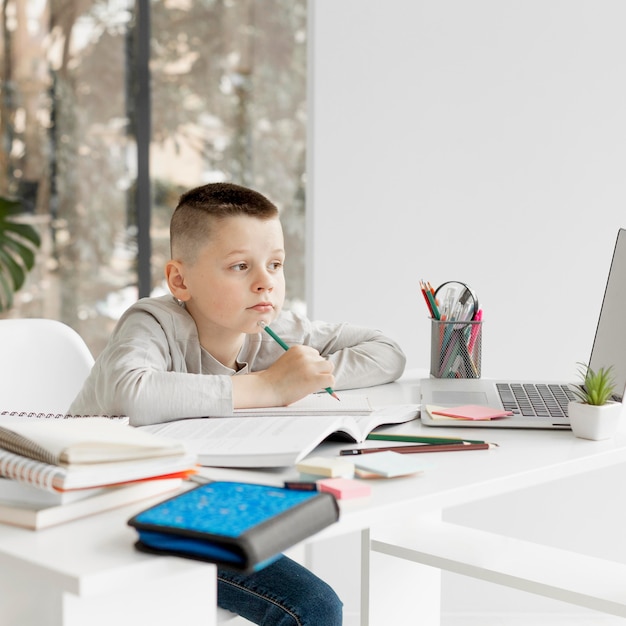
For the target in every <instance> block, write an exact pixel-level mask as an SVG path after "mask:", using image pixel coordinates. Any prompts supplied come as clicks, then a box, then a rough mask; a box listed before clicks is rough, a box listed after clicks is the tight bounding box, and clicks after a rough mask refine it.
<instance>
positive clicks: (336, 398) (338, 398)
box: [330, 392, 341, 402]
mask: <svg viewBox="0 0 626 626" xmlns="http://www.w3.org/2000/svg"><path fill="white" fill-rule="evenodd" d="M330 395H331V396H332V397H333V398H335V400H339V402H341V398H340V397H339V396H338V395H337V394H336V393H334V392H333V393H331V394H330Z"/></svg>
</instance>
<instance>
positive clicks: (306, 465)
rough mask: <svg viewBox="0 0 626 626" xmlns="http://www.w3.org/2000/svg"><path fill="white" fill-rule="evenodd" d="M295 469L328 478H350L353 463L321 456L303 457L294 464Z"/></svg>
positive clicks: (352, 471)
mask: <svg viewBox="0 0 626 626" xmlns="http://www.w3.org/2000/svg"><path fill="white" fill-rule="evenodd" d="M296 469H297V470H298V471H299V472H301V473H303V474H308V475H309V476H328V477H329V478H336V477H341V478H352V477H353V476H354V463H352V461H345V460H344V459H333V458H327V457H322V456H312V457H310V458H308V459H304V460H303V461H300V463H298V464H297V465H296ZM307 478H308V476H307Z"/></svg>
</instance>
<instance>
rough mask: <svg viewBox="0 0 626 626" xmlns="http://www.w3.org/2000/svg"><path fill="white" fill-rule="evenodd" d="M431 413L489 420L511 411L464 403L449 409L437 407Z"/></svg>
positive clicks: (504, 415)
mask: <svg viewBox="0 0 626 626" xmlns="http://www.w3.org/2000/svg"><path fill="white" fill-rule="evenodd" d="M433 414H434V415H445V416H446V417H456V418H458V419H463V420H491V419H497V418H499V417H507V416H508V415H513V412H512V411H502V410H500V409H492V408H490V407H488V406H479V405H477V404H464V405H463V406H455V407H452V408H449V409H442V408H437V409H435V410H433Z"/></svg>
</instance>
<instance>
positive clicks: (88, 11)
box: [0, 0, 306, 355]
mask: <svg viewBox="0 0 626 626" xmlns="http://www.w3.org/2000/svg"><path fill="white" fill-rule="evenodd" d="M2 26H3V28H2V33H1V37H2V52H1V54H2V55H3V59H2V61H3V62H2V72H3V74H2V75H1V76H0V85H1V87H2V92H3V98H2V102H1V105H0V106H1V107H2V108H1V109H0V136H1V138H2V142H1V144H0V159H1V168H0V194H2V195H12V196H15V197H17V198H19V199H20V200H21V201H22V204H23V207H24V209H25V211H27V212H28V216H27V218H26V219H27V220H28V221H30V222H31V223H33V224H35V225H36V227H37V228H38V230H39V231H40V233H41V236H42V247H41V249H40V251H39V254H38V258H37V262H36V264H35V268H34V270H33V271H32V272H31V274H30V276H29V278H28V281H27V284H26V286H25V287H24V288H23V289H22V290H21V291H20V292H18V294H16V297H15V305H14V307H13V308H12V309H11V310H10V311H9V312H7V313H5V314H4V316H12V317H50V318H55V319H60V320H62V321H64V322H66V323H67V324H69V325H70V326H72V327H74V328H75V329H76V330H77V331H78V332H79V333H80V334H81V335H82V336H83V337H84V338H85V340H86V341H87V343H88V344H89V346H90V348H91V350H92V352H93V353H94V354H95V355H97V354H98V352H99V351H100V350H101V349H102V347H103V346H104V345H105V343H106V341H107V339H108V337H109V335H110V332H111V330H112V328H113V326H114V325H115V322H116V321H117V319H118V318H119V316H120V314H121V313H122V312H123V310H125V309H126V308H127V306H129V305H130V304H131V303H132V302H133V301H134V300H136V299H137V297H138V296H139V295H148V293H154V294H158V293H164V292H165V287H164V283H163V280H162V279H163V265H164V262H165V261H166V260H167V258H169V219H170V215H171V212H172V210H173V209H174V207H175V205H176V202H177V199H178V196H179V195H180V193H181V192H182V191H184V190H185V189H187V188H190V187H192V186H196V185H199V184H203V183H206V182H213V181H222V180H229V181H232V182H236V183H239V184H243V185H248V186H251V187H253V188H255V189H258V190H259V191H261V192H262V193H265V194H266V195H268V196H269V197H270V198H271V199H272V200H273V201H274V202H275V203H276V204H277V205H278V206H279V208H280V210H281V220H282V222H283V227H284V230H285V238H286V247H287V253H288V262H287V265H286V273H287V283H288V292H289V295H290V297H291V302H290V303H289V305H294V304H295V303H299V302H303V300H304V210H305V206H304V201H305V190H304V175H305V171H304V168H305V140H306V92H305V84H306V0H296V1H292V0H193V1H192V0H160V1H153V2H149V1H148V0H143V1H142V0H139V1H138V2H136V3H132V2H129V1H127V0H109V1H105V0H92V1H91V2H87V3H85V2H78V0H50V1H49V2H47V3H46V2H45V1H44V0H22V1H20V0H17V1H16V0H13V1H11V0H8V1H7V2H5V3H3V10H2ZM148 37H149V39H148ZM142 45H144V48H143V49H144V50H147V54H146V59H142V57H141V54H142V53H141V50H142ZM147 57H149V59H148V58H147ZM148 61H149V66H148V63H147V62H148ZM142 62H145V64H146V66H148V67H149V80H147V81H145V84H146V85H148V86H149V91H150V94H149V96H150V97H149V98H147V97H145V94H143V96H142V94H141V92H140V90H139V89H138V88H139V87H140V86H141V84H142V76H144V75H142V73H141V71H142V65H141V64H142ZM147 120H148V121H149V122H150V123H149V128H150V130H151V132H150V135H149V136H145V137H144V136H142V132H141V131H142V128H143V127H145V125H146V121H147ZM142 125H143V126H142ZM142 176H144V178H145V180H146V181H147V194H146V193H144V194H143V195H142V193H141V189H142V187H141V185H142V181H143V180H144V179H143V178H142ZM138 198H139V204H138ZM142 202H144V203H146V204H145V206H143V207H142V206H141V203H142ZM142 210H144V211H147V218H146V219H138V215H139V216H140V218H141V216H142V213H141V211H142ZM144 217H145V216H144ZM142 242H148V243H147V245H145V243H142ZM146 255H148V257H146ZM142 266H144V267H147V268H148V274H149V279H148V281H147V283H148V284H146V285H144V286H143V291H144V292H146V293H141V294H140V293H139V291H138V271H141V267H142Z"/></svg>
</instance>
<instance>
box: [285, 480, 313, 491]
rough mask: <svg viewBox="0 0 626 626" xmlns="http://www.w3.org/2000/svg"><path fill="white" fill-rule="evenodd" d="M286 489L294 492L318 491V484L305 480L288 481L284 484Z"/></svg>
mask: <svg viewBox="0 0 626 626" xmlns="http://www.w3.org/2000/svg"><path fill="white" fill-rule="evenodd" d="M283 487H285V489H291V490H292V491H317V482H315V481H309V480H307V481H304V480H286V481H285V482H284V484H283Z"/></svg>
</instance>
